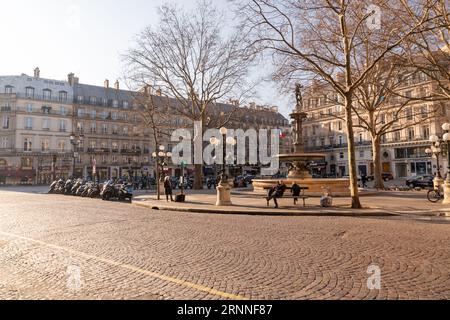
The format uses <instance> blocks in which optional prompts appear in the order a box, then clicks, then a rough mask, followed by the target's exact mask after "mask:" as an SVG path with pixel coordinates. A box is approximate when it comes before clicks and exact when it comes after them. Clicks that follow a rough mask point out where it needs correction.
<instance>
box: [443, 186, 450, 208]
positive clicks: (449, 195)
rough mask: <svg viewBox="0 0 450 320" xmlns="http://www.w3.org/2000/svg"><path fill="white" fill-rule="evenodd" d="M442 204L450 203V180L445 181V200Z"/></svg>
mask: <svg viewBox="0 0 450 320" xmlns="http://www.w3.org/2000/svg"><path fill="white" fill-rule="evenodd" d="M442 204H450V183H449V182H448V181H445V183H444V201H443V202H442Z"/></svg>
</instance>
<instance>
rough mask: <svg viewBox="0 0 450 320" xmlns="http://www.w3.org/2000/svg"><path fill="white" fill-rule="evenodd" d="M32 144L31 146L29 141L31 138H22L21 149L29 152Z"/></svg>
mask: <svg viewBox="0 0 450 320" xmlns="http://www.w3.org/2000/svg"><path fill="white" fill-rule="evenodd" d="M32 146H33V143H32V141H31V138H25V139H23V151H25V152H31V150H32Z"/></svg>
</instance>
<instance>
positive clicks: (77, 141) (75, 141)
mask: <svg viewBox="0 0 450 320" xmlns="http://www.w3.org/2000/svg"><path fill="white" fill-rule="evenodd" d="M83 140H84V135H82V134H80V135H78V136H76V135H75V134H74V133H72V134H71V135H70V144H71V145H72V147H73V162H72V173H71V176H72V177H74V176H75V158H76V156H77V152H76V148H78V147H79V146H80V145H81V144H82V143H83Z"/></svg>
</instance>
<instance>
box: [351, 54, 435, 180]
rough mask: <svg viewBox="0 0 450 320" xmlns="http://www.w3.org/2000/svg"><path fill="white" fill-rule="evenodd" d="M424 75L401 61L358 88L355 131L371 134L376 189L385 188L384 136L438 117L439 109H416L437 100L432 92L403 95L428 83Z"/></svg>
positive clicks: (375, 72) (374, 72) (382, 68)
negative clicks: (427, 102)
mask: <svg viewBox="0 0 450 320" xmlns="http://www.w3.org/2000/svg"><path fill="white" fill-rule="evenodd" d="M423 75H424V74H423V73H420V72H419V71H418V70H417V69H415V68H413V69H408V68H406V67H405V66H404V65H402V64H401V63H400V61H397V60H391V61H389V63H386V64H380V65H377V66H376V67H375V68H374V69H372V71H371V72H370V73H369V74H368V77H366V79H365V80H364V81H363V82H362V83H361V85H360V86H359V87H358V88H357V91H356V95H355V97H356V103H355V105H354V108H353V110H354V112H355V114H356V117H357V119H358V122H357V123H356V124H355V128H361V129H363V130H365V131H367V132H368V133H369V134H370V138H371V142H372V160H373V164H374V168H373V171H374V181H375V183H374V187H375V188H377V189H384V183H383V178H382V162H381V144H382V142H383V137H386V136H387V135H388V134H391V133H394V132H396V131H400V130H404V129H407V128H411V127H414V126H416V125H418V124H421V123H424V122H427V121H429V120H430V119H432V118H434V117H435V114H436V109H435V108H433V107H432V105H428V106H427V105H420V106H417V103H418V102H425V101H434V97H433V94H432V92H427V91H425V90H423V91H420V94H419V95H416V96H414V95H413V94H412V91H410V92H409V93H408V94H404V93H403V91H404V90H405V87H407V86H408V85H420V84H422V85H423V84H424V83H425V82H427V78H426V77H423ZM428 81H429V79H428ZM400 124H401V125H400Z"/></svg>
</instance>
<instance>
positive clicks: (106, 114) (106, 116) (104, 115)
mask: <svg viewBox="0 0 450 320" xmlns="http://www.w3.org/2000/svg"><path fill="white" fill-rule="evenodd" d="M107 118H108V112H107V111H103V112H102V119H103V120H106V119H107Z"/></svg>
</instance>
